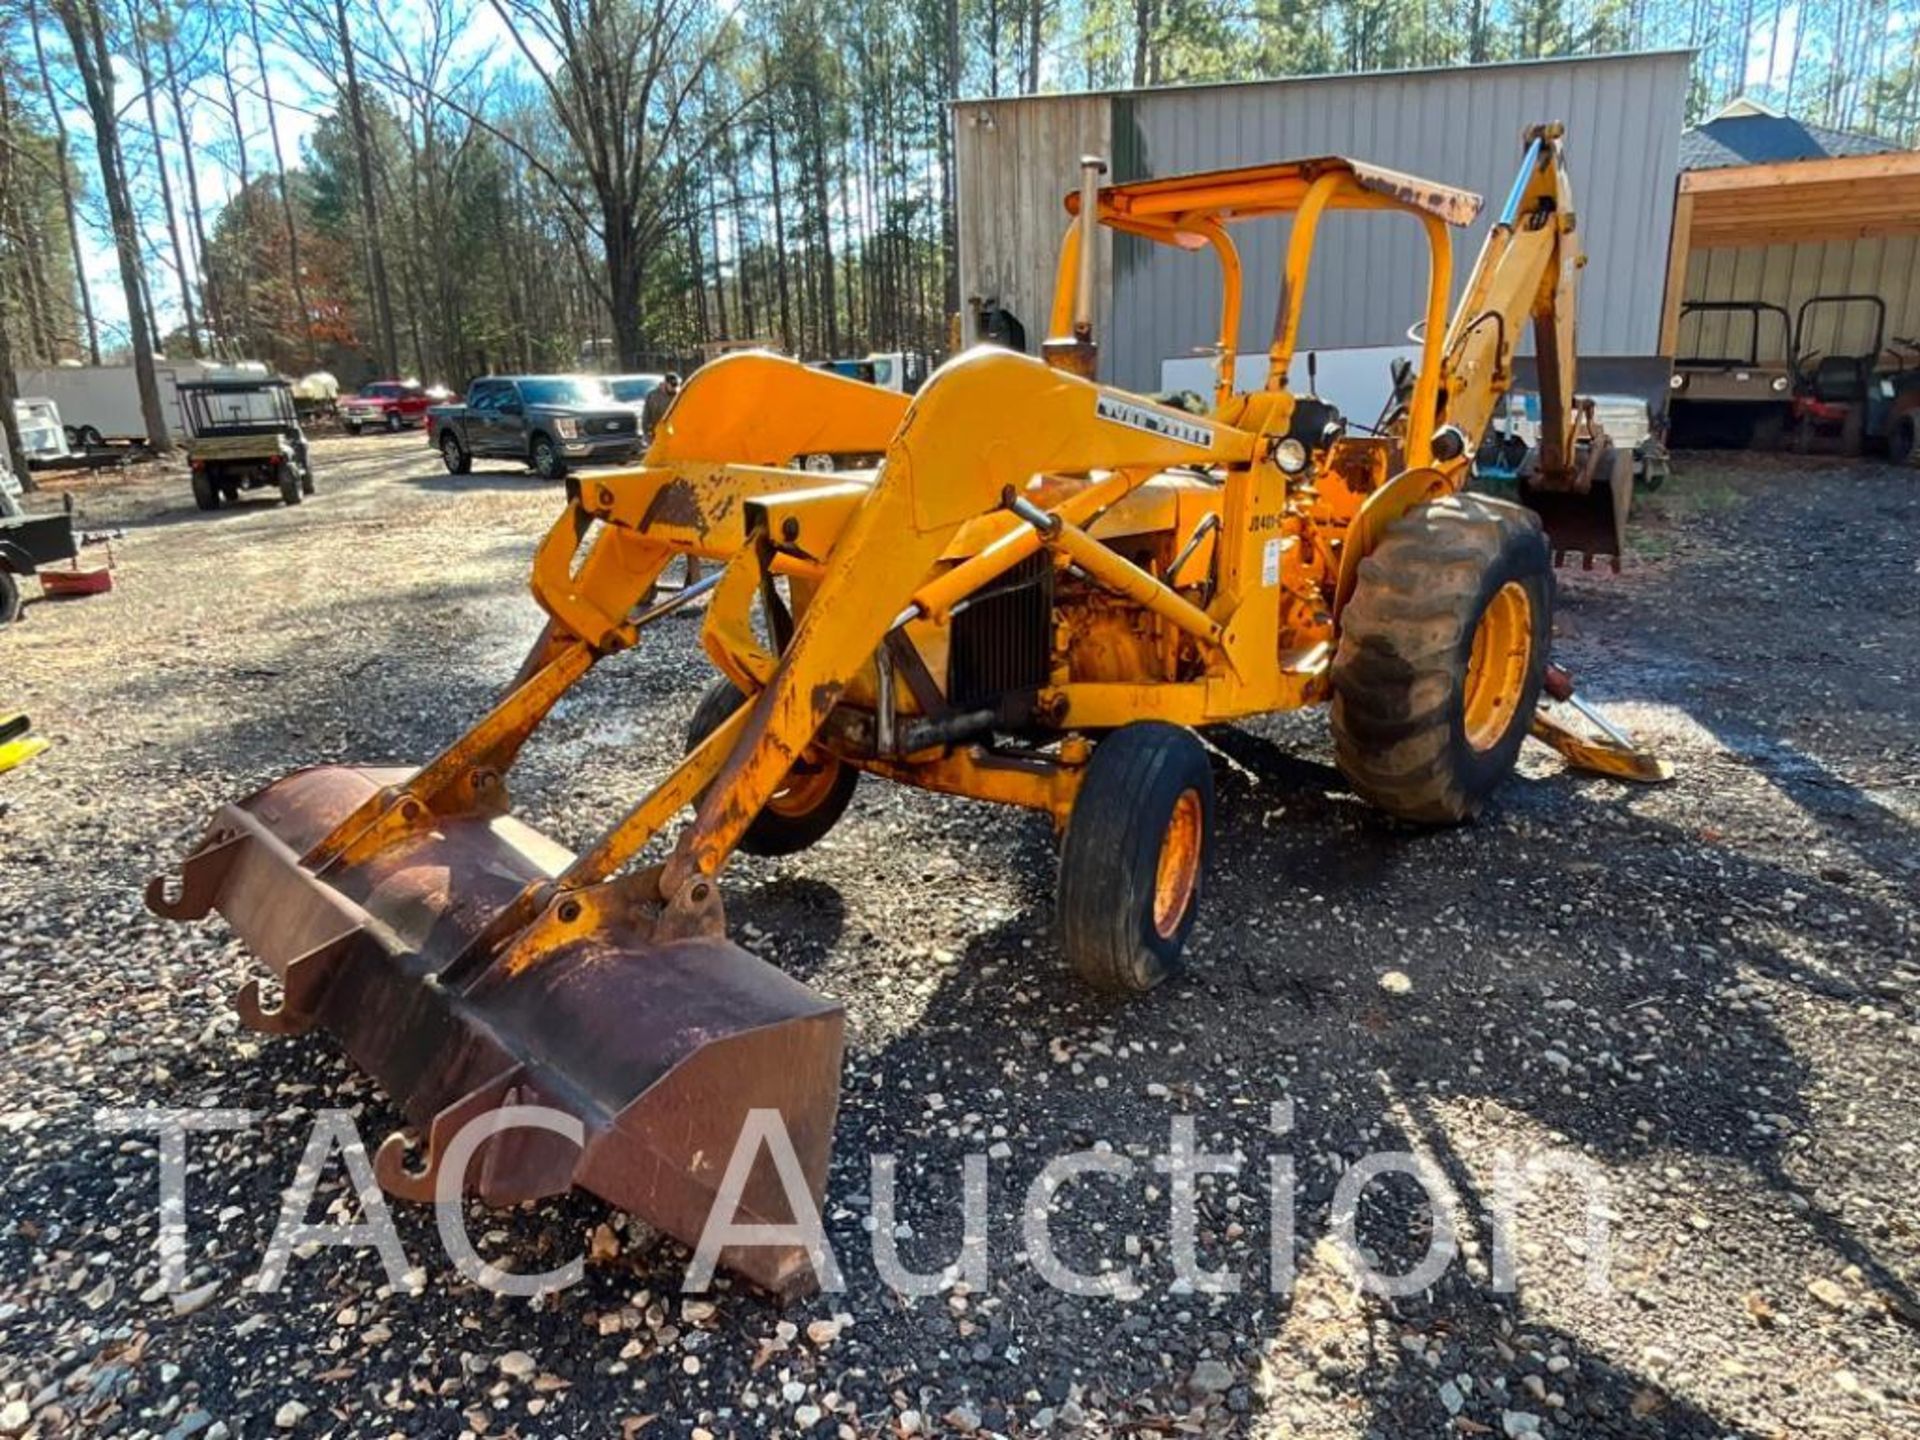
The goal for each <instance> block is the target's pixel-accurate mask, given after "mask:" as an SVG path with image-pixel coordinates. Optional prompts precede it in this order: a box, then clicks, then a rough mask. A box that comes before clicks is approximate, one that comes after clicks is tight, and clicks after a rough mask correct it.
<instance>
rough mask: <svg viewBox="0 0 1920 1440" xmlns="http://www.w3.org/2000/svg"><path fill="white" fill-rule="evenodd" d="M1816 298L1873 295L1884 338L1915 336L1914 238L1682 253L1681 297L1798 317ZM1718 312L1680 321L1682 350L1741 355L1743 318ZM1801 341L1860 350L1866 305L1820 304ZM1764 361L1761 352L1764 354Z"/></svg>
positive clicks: (1867, 338) (1917, 262) (1867, 319)
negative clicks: (1733, 348)
mask: <svg viewBox="0 0 1920 1440" xmlns="http://www.w3.org/2000/svg"><path fill="white" fill-rule="evenodd" d="M1815 295H1878V296H1880V297H1881V299H1883V300H1885V301H1886V303H1887V338H1888V339H1889V340H1891V339H1892V338H1893V337H1894V336H1896V335H1899V336H1906V337H1913V336H1920V235H1888V236H1881V237H1873V238H1869V239H1865V240H1825V241H1807V242H1803V243H1801V244H1797V245H1742V246H1738V247H1734V246H1726V247H1716V248H1714V249H1710V250H1695V251H1694V252H1693V253H1692V254H1691V255H1689V256H1688V257H1687V285H1686V291H1685V298H1686V299H1688V300H1765V301H1768V302H1770V303H1772V304H1775V305H1779V306H1781V307H1783V308H1784V309H1785V310H1786V312H1787V313H1788V315H1790V316H1798V315H1799V313H1800V306H1801V305H1802V304H1803V303H1804V302H1805V301H1807V300H1809V299H1811V298H1812V297H1813V296H1815ZM1731 323H1732V322H1730V321H1729V320H1728V318H1727V317H1726V316H1725V315H1696V316H1692V317H1690V318H1687V319H1684V320H1682V322H1681V324H1680V334H1679V344H1678V350H1679V353H1680V354H1682V355H1710V356H1718V355H1724V354H1729V353H1731V352H1730V351H1729V350H1728V349H1727V347H1728V345H1729V344H1730V343H1731V344H1735V345H1738V346H1739V347H1740V353H1742V354H1744V353H1746V345H1747V338H1746V337H1747V322H1746V321H1745V320H1744V319H1743V320H1741V321H1739V322H1738V330H1739V333H1738V334H1737V335H1734V334H1731V333H1730V331H1729V325H1730V324H1731ZM1807 332H1808V333H1807V338H1806V343H1807V345H1808V346H1810V347H1811V348H1813V349H1816V350H1823V351H1825V352H1827V353H1828V354H1832V355H1862V354H1865V353H1866V351H1867V349H1868V347H1869V346H1871V345H1872V344H1873V314H1872V312H1871V310H1870V308H1869V307H1868V306H1865V305H1820V306H1816V307H1815V308H1814V309H1813V311H1812V312H1810V313H1809V315H1808V317H1807ZM1763 358H1765V357H1763Z"/></svg>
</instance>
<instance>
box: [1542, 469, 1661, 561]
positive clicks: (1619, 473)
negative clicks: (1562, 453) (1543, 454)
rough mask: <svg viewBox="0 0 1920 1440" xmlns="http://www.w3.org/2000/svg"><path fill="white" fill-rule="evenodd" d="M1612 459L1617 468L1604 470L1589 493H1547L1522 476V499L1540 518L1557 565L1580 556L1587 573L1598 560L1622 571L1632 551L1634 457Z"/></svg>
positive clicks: (1557, 491)
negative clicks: (1628, 551) (1629, 529)
mask: <svg viewBox="0 0 1920 1440" xmlns="http://www.w3.org/2000/svg"><path fill="white" fill-rule="evenodd" d="M1611 459H1612V462H1613V463H1611V464H1608V465H1602V466H1600V467H1599V472H1598V473H1596V474H1595V475H1594V477H1593V483H1592V485H1591V486H1590V487H1589V488H1587V489H1586V490H1580V491H1575V490H1549V489H1544V488H1541V487H1538V486H1535V485H1533V484H1531V483H1530V481H1529V478H1528V477H1527V476H1526V475H1525V474H1522V475H1521V476H1520V480H1519V492H1520V499H1521V501H1522V503H1524V504H1526V505H1527V506H1529V507H1531V508H1532V509H1533V510H1534V511H1536V512H1537V513H1538V514H1539V516H1540V524H1541V526H1542V527H1543V528H1544V529H1545V530H1546V532H1547V542H1548V543H1549V544H1550V545H1551V546H1552V547H1553V563H1554V564H1556V565H1559V564H1562V563H1564V562H1565V561H1566V558H1567V557H1568V556H1569V555H1578V556H1580V557H1582V558H1581V564H1582V565H1583V566H1584V567H1585V568H1587V569H1592V568H1593V562H1594V561H1595V560H1606V561H1607V562H1609V563H1610V564H1611V565H1612V567H1613V569H1614V570H1616V571H1618V570H1619V568H1620V557H1621V556H1622V555H1624V554H1625V553H1626V549H1627V516H1628V514H1629V513H1630V512H1631V511H1632V509H1633V456H1632V455H1631V454H1630V453H1628V452H1626V451H1617V452H1615V454H1614V455H1613V456H1612V457H1611Z"/></svg>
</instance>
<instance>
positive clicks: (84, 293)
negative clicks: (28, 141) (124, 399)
mask: <svg viewBox="0 0 1920 1440" xmlns="http://www.w3.org/2000/svg"><path fill="white" fill-rule="evenodd" d="M27 28H28V29H29V30H31V31H32V32H33V58H34V62H35V63H36V64H37V65H39V67H40V88H41V89H42V90H44V91H45V92H46V95H47V111H48V113H49V114H51V115H52V116H53V133H54V158H55V160H56V161H57V163H58V164H59V166H60V203H61V204H62V205H64V206H65V207H66V212H67V248H68V251H69V252H70V253H71V255H72V256H73V283H74V285H75V287H76V288H77V289H78V290H79V292H80V314H81V316H82V317H83V318H84V319H85V320H86V325H87V359H88V360H90V361H91V362H92V363H93V364H95V365H98V364H99V363H100V327H99V325H98V323H97V322H96V321H95V320H94V318H93V287H92V286H90V285H89V284H88V283H87V267H86V263H85V261H83V260H82V259H81V256H80V210H79V207H78V206H77V205H76V204H75V203H74V198H73V160H72V149H71V143H70V141H69V139H68V136H67V117H66V115H65V114H64V113H63V109H62V107H61V104H60V101H59V99H58V97H57V96H56V95H55V94H54V89H53V74H52V72H51V71H50V70H49V69H48V68H47V47H46V44H45V42H44V41H42V40H41V38H40V6H39V0H27ZM7 413H8V414H9V415H11V414H12V413H13V411H12V409H11V408H9V409H8V411H7Z"/></svg>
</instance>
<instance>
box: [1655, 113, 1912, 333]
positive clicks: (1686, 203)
mask: <svg viewBox="0 0 1920 1440" xmlns="http://www.w3.org/2000/svg"><path fill="white" fill-rule="evenodd" d="M1680 162H1681V175H1680V179H1679V184H1678V188H1677V192H1676V196H1675V202H1674V223H1673V239H1672V246H1671V249H1670V250H1669V252H1668V260H1667V284H1666V298H1665V302H1664V305H1663V309H1662V314H1661V326H1660V348H1661V349H1662V350H1663V351H1664V352H1665V353H1666V354H1668V355H1674V354H1692V355H1713V354H1724V353H1731V351H1732V349H1734V348H1739V347H1744V346H1745V345H1746V344H1747V343H1749V342H1748V339H1747V337H1746V335H1745V333H1744V331H1743V332H1742V333H1741V334H1739V335H1735V334H1733V333H1731V330H1730V327H1732V326H1735V325H1740V324H1743V321H1742V320H1740V319H1737V318H1735V317H1733V316H1731V315H1730V314H1729V313H1728V312H1725V311H1720V312H1709V313H1702V314H1698V315H1695V316H1692V317H1689V318H1688V320H1687V324H1686V327H1685V333H1682V326H1681V315H1682V311H1683V308H1684V307H1685V306H1686V305H1687V304H1688V303H1691V302H1697V301H1710V302H1725V301H1760V302H1764V303H1767V304H1771V305H1777V306H1779V307H1780V308H1781V309H1783V310H1785V311H1786V312H1787V314H1788V315H1789V316H1793V317H1797V316H1798V315H1799V313H1800V307H1801V306H1802V305H1803V304H1805V303H1806V302H1807V301H1808V300H1810V299H1812V298H1813V297H1815V296H1817V295H1827V296H1833V295H1877V296H1879V297H1880V298H1881V300H1883V301H1884V302H1885V304H1886V325H1885V332H1886V333H1885V339H1886V340H1887V341H1891V340H1892V339H1893V338H1894V337H1895V336H1920V151H1914V150H1902V149H1899V148H1898V147H1897V146H1895V145H1893V144H1891V143H1890V142H1887V141H1884V140H1878V139H1875V138H1873V137H1871V136H1863V135H1855V134H1851V133H1849V132H1846V131H1839V130H1832V129H1828V128H1826V127H1823V126H1818V125H1810V124H1806V123H1804V122H1802V121H1799V120H1794V119H1791V118H1789V117H1787V116H1783V115H1777V114H1775V113H1773V112H1771V111H1769V110H1767V109H1765V108H1764V107H1762V106H1759V105H1757V104H1754V103H1752V102H1748V101H1742V102H1736V103H1735V104H1734V105H1732V106H1729V107H1728V108H1727V109H1726V110H1723V111H1722V112H1721V113H1720V114H1719V115H1717V116H1715V117H1714V118H1713V119H1712V120H1709V121H1707V122H1706V123H1705V124H1702V125H1700V126H1698V127H1696V128H1695V129H1693V130H1689V131H1688V132H1687V133H1686V135H1685V136H1683V137H1682V140H1681V147H1680ZM1874 322H1875V316H1874V312H1873V308H1872V307H1871V306H1869V305H1864V304H1856V305H1827V306H1819V307H1816V308H1815V310H1814V311H1813V312H1812V314H1811V315H1810V316H1809V319H1808V326H1807V329H1808V334H1807V335H1806V337H1805V339H1804V341H1803V344H1804V346H1805V347H1806V348H1808V349H1815V350H1820V351H1824V352H1826V353H1829V354H1865V353H1866V352H1867V351H1868V350H1869V349H1870V348H1871V347H1872V345H1873V333H1872V332H1873V327H1874ZM1763 358H1764V357H1763ZM1778 358H1780V359H1787V358H1790V357H1788V356H1785V355H1782V356H1780V357H1778Z"/></svg>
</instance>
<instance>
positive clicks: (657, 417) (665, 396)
mask: <svg viewBox="0 0 1920 1440" xmlns="http://www.w3.org/2000/svg"><path fill="white" fill-rule="evenodd" d="M679 393H680V376H679V375H678V374H677V373H676V372H675V371H672V370H669V371H668V372H667V373H666V375H665V377H664V378H663V379H662V380H661V381H660V383H659V384H658V385H656V386H654V387H653V389H651V390H649V391H648V392H647V398H646V399H645V400H643V401H642V402H641V404H640V428H641V429H642V430H644V431H646V432H647V443H648V444H649V445H651V444H652V443H653V436H654V432H655V431H657V430H658V429H659V428H660V422H661V421H663V420H665V419H666V418H667V411H669V410H671V409H672V408H673V399H674V396H676V395H678V394H679Z"/></svg>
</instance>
